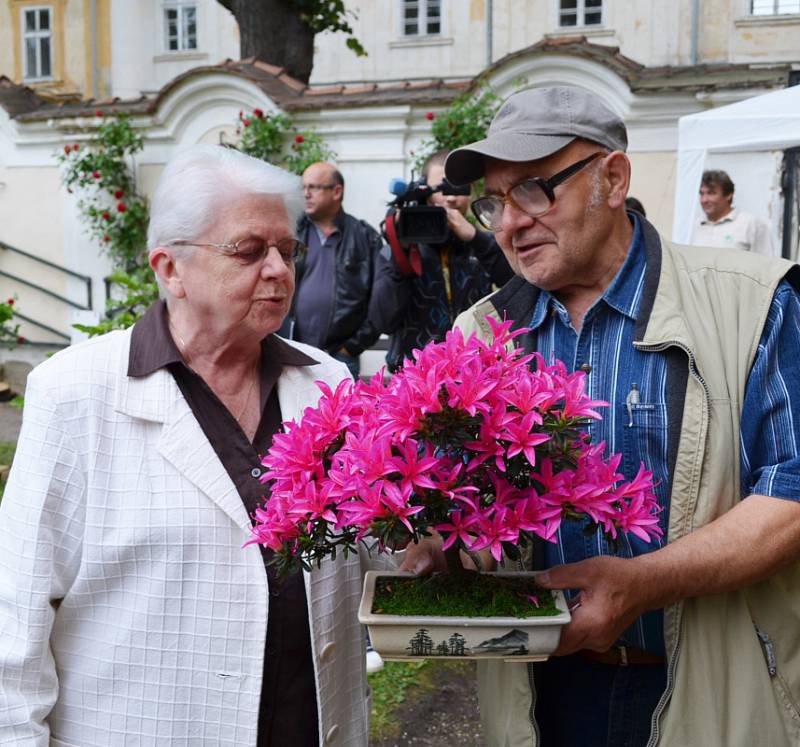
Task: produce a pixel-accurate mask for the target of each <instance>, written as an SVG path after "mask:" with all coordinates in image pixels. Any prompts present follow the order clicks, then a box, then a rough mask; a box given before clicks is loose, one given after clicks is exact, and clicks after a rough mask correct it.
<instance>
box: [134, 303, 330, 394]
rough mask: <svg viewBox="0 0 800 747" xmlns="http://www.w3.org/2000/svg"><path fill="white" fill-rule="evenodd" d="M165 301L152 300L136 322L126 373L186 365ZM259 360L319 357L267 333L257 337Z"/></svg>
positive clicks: (305, 361)
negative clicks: (171, 332) (171, 365)
mask: <svg viewBox="0 0 800 747" xmlns="http://www.w3.org/2000/svg"><path fill="white" fill-rule="evenodd" d="M167 320H168V314H167V304H166V303H165V302H164V301H163V300H161V301H157V302H156V303H155V304H153V305H152V306H151V307H150V308H149V309H148V310H147V312H146V313H145V314H144V316H143V317H142V318H141V319H140V320H139V321H138V322H136V324H135V325H134V328H133V332H132V334H131V349H130V356H129V359H128V376H131V377H134V378H136V377H141V376H149V375H150V374H151V373H153V372H154V371H157V370H158V369H160V368H164V367H166V366H168V365H170V364H172V363H180V364H181V365H184V366H185V365H186V363H185V361H184V360H183V357H182V356H181V354H180V351H179V350H178V346H177V345H176V344H175V341H174V340H173V339H172V335H171V334H170V331H169V324H168V321H167ZM261 360H262V363H263V362H265V361H266V362H270V363H271V362H273V361H274V362H276V363H278V364H280V365H281V366H314V365H316V364H317V363H319V361H316V360H314V359H313V358H312V357H311V356H308V355H306V354H305V353H303V352H301V351H300V350H298V349H297V348H295V347H294V346H292V345H290V344H289V343H288V342H286V341H285V340H282V339H281V338H280V337H278V336H277V335H274V334H272V335H267V336H266V337H265V338H264V339H263V340H262V341H261Z"/></svg>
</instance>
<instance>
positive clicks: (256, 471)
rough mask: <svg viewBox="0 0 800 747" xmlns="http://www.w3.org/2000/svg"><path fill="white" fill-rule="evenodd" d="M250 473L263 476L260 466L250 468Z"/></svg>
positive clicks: (254, 475)
mask: <svg viewBox="0 0 800 747" xmlns="http://www.w3.org/2000/svg"><path fill="white" fill-rule="evenodd" d="M250 474H251V475H252V476H253V477H261V469H260V468H259V467H253V469H251V470H250Z"/></svg>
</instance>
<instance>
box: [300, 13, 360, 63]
mask: <svg viewBox="0 0 800 747" xmlns="http://www.w3.org/2000/svg"><path fill="white" fill-rule="evenodd" d="M291 3H292V5H294V6H295V7H296V8H297V9H298V10H299V11H300V18H301V20H302V21H303V23H305V24H306V25H307V26H308V27H310V28H311V29H312V30H313V31H314V33H320V32H321V31H342V32H344V33H345V34H349V36H348V37H347V41H346V42H345V43H346V44H347V47H348V49H351V50H353V52H355V53H356V54H357V55H358V56H359V57H366V55H367V51H366V50H365V49H364V47H363V46H362V45H361V42H360V41H359V40H358V39H356V38H355V37H354V36H353V27H352V26H351V25H350V22H349V21H348V20H347V16H348V15H350V16H353V18H355V17H356V14H355V13H354V12H353V11H348V10H346V9H345V7H344V0H291Z"/></svg>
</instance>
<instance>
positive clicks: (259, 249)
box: [169, 237, 306, 266]
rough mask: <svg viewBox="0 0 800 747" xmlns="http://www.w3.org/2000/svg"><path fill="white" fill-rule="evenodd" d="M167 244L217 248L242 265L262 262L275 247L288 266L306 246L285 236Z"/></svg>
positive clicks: (300, 256)
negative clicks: (224, 242)
mask: <svg viewBox="0 0 800 747" xmlns="http://www.w3.org/2000/svg"><path fill="white" fill-rule="evenodd" d="M169 246H202V247H208V248H211V249H217V250H218V251H220V252H222V253H223V254H227V255H228V256H229V257H233V258H234V259H236V261H237V262H239V263H240V264H242V265H254V264H256V263H257V262H262V261H263V260H264V257H266V256H267V254H269V250H270V249H272V247H275V248H276V249H277V250H278V254H280V255H281V259H282V260H283V261H284V263H285V264H286V265H288V266H293V265H294V264H295V263H296V262H297V261H298V260H299V259H301V258H302V257H303V255H304V254H305V252H306V246H305V244H303V242H302V241H298V240H297V239H292V238H288V237H287V238H285V239H281V240H280V241H264V240H263V239H258V238H248V239H239V241H237V242H236V243H235V244H210V243H203V242H197V241H183V240H177V241H170V242H169Z"/></svg>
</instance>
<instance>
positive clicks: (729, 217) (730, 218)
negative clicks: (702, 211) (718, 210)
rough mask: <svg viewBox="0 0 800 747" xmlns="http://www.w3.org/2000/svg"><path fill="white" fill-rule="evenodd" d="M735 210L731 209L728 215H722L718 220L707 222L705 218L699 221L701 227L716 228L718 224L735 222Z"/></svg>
mask: <svg viewBox="0 0 800 747" xmlns="http://www.w3.org/2000/svg"><path fill="white" fill-rule="evenodd" d="M736 215H737V213H736V208H733V209H732V210H731V211H730V213H728V214H727V215H723V216H722V217H721V218H720V219H719V220H709V219H708V218H707V217H706V218H703V220H701V221H700V225H702V226H718V225H719V224H720V223H728V222H729V221H731V222H732V221H734V220H736Z"/></svg>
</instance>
